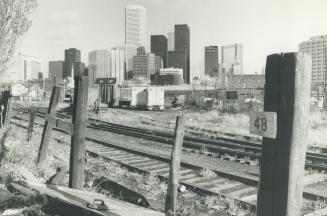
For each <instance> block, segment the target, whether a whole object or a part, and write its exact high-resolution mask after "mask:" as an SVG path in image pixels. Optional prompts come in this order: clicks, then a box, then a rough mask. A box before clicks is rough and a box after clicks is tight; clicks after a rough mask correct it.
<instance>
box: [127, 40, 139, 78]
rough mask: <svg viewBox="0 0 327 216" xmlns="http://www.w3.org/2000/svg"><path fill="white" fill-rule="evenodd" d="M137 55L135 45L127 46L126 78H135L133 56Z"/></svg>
mask: <svg viewBox="0 0 327 216" xmlns="http://www.w3.org/2000/svg"><path fill="white" fill-rule="evenodd" d="M135 55H136V47H135V46H125V67H126V68H125V78H124V79H125V80H128V79H132V78H133V58H134V56H135Z"/></svg>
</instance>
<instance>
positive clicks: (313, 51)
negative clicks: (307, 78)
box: [299, 35, 327, 86]
mask: <svg viewBox="0 0 327 216" xmlns="http://www.w3.org/2000/svg"><path fill="white" fill-rule="evenodd" d="M299 51H300V52H303V53H307V54H309V55H310V56H311V58H312V73H311V74H312V80H311V84H312V86H315V85H323V84H325V83H326V81H327V76H326V73H327V65H326V62H327V35H321V36H315V37H311V38H310V39H309V40H308V41H303V42H302V43H300V46H299Z"/></svg>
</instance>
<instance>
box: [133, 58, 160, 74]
mask: <svg viewBox="0 0 327 216" xmlns="http://www.w3.org/2000/svg"><path fill="white" fill-rule="evenodd" d="M133 67H134V68H133V79H141V80H142V79H147V80H150V76H151V74H155V72H156V57H155V55H154V54H152V53H147V54H145V55H144V54H141V55H136V56H134V58H133Z"/></svg>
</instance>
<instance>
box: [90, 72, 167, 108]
mask: <svg viewBox="0 0 327 216" xmlns="http://www.w3.org/2000/svg"><path fill="white" fill-rule="evenodd" d="M111 79H112V78H111ZM96 83H97V84H99V97H100V101H101V102H102V103H106V104H108V107H110V108H112V107H121V108H123V107H124V108H131V109H147V110H163V109H164V101H165V97H164V88H163V87H157V86H127V87H122V86H119V85H117V84H116V80H110V78H99V79H97V81H96Z"/></svg>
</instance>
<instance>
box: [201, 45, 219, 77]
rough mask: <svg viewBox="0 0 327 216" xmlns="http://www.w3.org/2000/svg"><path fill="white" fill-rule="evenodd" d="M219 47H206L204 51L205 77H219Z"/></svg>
mask: <svg viewBox="0 0 327 216" xmlns="http://www.w3.org/2000/svg"><path fill="white" fill-rule="evenodd" d="M218 53H219V50H218V46H206V47H205V51H204V66H205V69H204V71H205V75H208V76H211V77H217V76H218V69H219V65H218Z"/></svg>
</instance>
